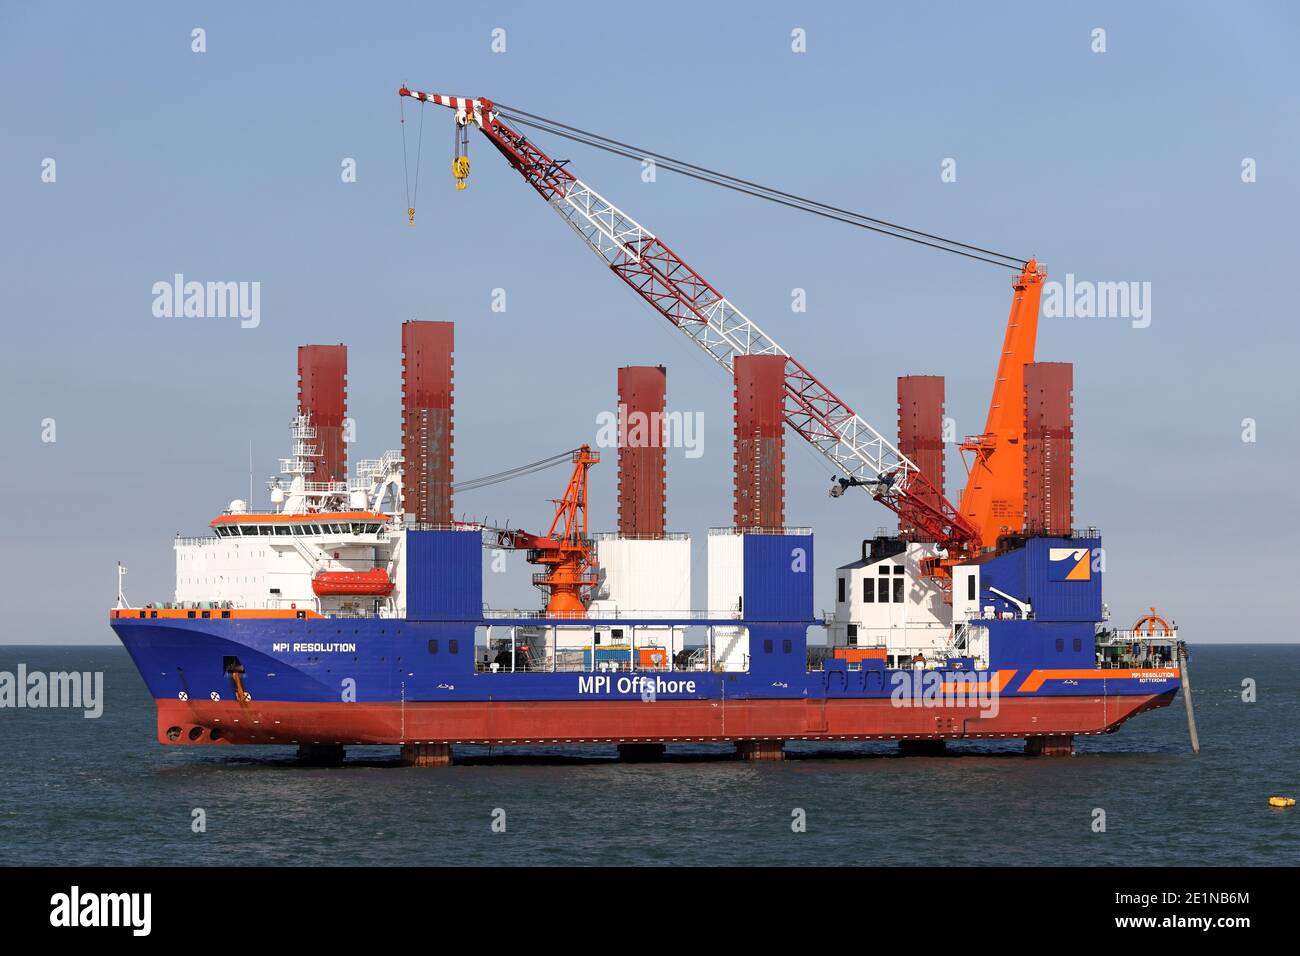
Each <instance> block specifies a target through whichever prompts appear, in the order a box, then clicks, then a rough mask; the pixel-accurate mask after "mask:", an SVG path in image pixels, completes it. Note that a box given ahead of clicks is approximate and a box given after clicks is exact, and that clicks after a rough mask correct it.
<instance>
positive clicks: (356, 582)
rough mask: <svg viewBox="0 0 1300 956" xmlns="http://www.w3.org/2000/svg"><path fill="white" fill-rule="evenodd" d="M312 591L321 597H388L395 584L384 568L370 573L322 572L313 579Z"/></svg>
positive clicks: (373, 569)
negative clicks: (348, 595) (342, 595)
mask: <svg viewBox="0 0 1300 956" xmlns="http://www.w3.org/2000/svg"><path fill="white" fill-rule="evenodd" d="M311 589H312V590H313V591H315V592H316V594H317V595H318V596H320V597H328V596H330V595H339V594H373V595H377V596H379V597H387V596H388V595H390V594H392V593H393V582H392V579H390V578H389V577H388V572H387V571H385V570H384V569H383V568H371V569H370V570H369V571H321V572H320V573H319V574H317V575H316V576H315V577H314V578H312V579H311Z"/></svg>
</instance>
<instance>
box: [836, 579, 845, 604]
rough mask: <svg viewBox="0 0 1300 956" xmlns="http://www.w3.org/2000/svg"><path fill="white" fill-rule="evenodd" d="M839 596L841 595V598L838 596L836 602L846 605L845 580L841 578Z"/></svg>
mask: <svg viewBox="0 0 1300 956" xmlns="http://www.w3.org/2000/svg"><path fill="white" fill-rule="evenodd" d="M838 594H839V596H838V597H837V598H836V599H835V600H837V601H839V602H840V603H841V604H843V603H844V579H843V578H840V579H839V591H838Z"/></svg>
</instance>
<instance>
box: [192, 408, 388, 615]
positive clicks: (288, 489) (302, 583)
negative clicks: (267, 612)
mask: <svg viewBox="0 0 1300 956" xmlns="http://www.w3.org/2000/svg"><path fill="white" fill-rule="evenodd" d="M291 431H292V437H293V454H292V455H291V456H290V457H289V458H282V459H280V471H281V475H280V476H277V477H276V478H273V479H271V481H270V482H268V489H269V491H270V500H271V505H272V508H271V509H270V510H267V511H254V510H251V509H250V506H249V503H248V502H245V501H243V500H241V499H235V500H234V501H232V502H231V503H230V506H229V507H228V508H227V509H226V510H225V511H224V512H223V513H222V514H220V515H218V516H217V517H216V518H214V519H213V521H212V523H211V527H212V531H213V533H212V535H210V536H207V537H202V538H185V537H177V539H176V543H175V549H176V601H177V603H179V604H182V605H186V606H191V605H196V606H205V607H217V606H224V607H239V608H302V609H304V610H305V609H311V610H315V611H319V612H320V613H325V614H339V615H347V614H364V615H373V614H384V615H393V616H400V615H402V614H404V613H405V600H404V597H403V593H402V592H403V588H402V584H403V583H404V581H405V573H404V570H405V569H404V568H403V566H402V557H403V552H404V549H403V547H402V542H403V538H404V532H403V525H402V520H401V518H402V494H401V464H402V457H401V455H400V454H399V453H397V452H392V451H390V452H386V453H385V454H384V455H383V456H382V457H381V458H379V459H376V460H370V461H362V462H359V463H358V464H357V468H356V472H357V477H356V478H355V479H354V480H353V481H351V482H342V481H312V480H310V475H311V474H312V472H313V470H314V459H315V458H317V457H319V456H318V454H317V451H316V446H315V444H314V439H315V438H316V432H315V429H314V428H313V427H312V424H311V421H310V419H309V418H308V417H307V416H306V415H299V416H298V417H296V418H295V419H293V421H292V423H291ZM378 571H383V573H384V574H385V575H386V576H387V580H388V582H391V585H392V586H391V587H389V588H384V587H383V586H382V585H369V587H370V589H371V590H373V591H376V592H378V591H387V593H344V594H339V593H325V594H320V593H317V592H318V591H320V590H324V591H327V592H328V591H330V590H339V589H341V586H340V585H339V583H338V582H339V581H340V580H341V581H344V582H348V583H347V584H345V585H343V586H342V587H353V588H356V589H358V591H364V590H366V588H367V585H365V584H357V583H355V581H354V580H353V581H349V579H348V578H347V577H346V576H347V575H356V574H364V573H369V574H371V575H372V576H374V577H375V578H376V579H378V574H377V572H378ZM322 575H323V576H324V577H322ZM324 582H330V583H331V584H333V587H330V586H328V585H326V584H325V583H324ZM314 583H315V586H314Z"/></svg>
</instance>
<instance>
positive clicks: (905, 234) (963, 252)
mask: <svg viewBox="0 0 1300 956" xmlns="http://www.w3.org/2000/svg"><path fill="white" fill-rule="evenodd" d="M495 105H496V106H497V108H498V112H499V113H500V115H501V116H502V117H503V118H505V119H508V120H510V121H512V122H515V123H518V124H519V125H521V126H527V127H530V128H532V129H537V130H541V131H542V132H545V133H550V134H552V135H555V136H560V137H563V138H564V139H568V140H572V141H573V142H576V143H581V144H583V145H586V146H592V147H595V148H596V149H600V150H604V151H605V152H608V153H614V154H616V155H619V156H624V157H626V158H629V159H639V160H642V161H644V160H645V159H647V158H649V159H653V160H655V161H656V162H658V163H659V164H660V165H661V166H663V167H664V168H665V169H667V170H668V171H669V172H674V173H677V174H678V175H682V176H689V177H690V178H692V179H698V180H700V181H702V182H705V183H709V184H711V185H715V186H723V187H725V188H727V189H731V190H734V191H736V192H740V193H743V194H745V195H748V196H753V197H754V198H756V199H765V200H767V201H768V202H774V203H777V204H779V205H782V206H787V207H789V208H791V209H797V210H800V211H802V212H810V213H812V214H814V215H817V216H822V217H824V218H826V219H832V220H835V221H836V222H842V223H845V224H846V225H850V226H857V227H858V228H860V229H867V230H870V231H871V232H876V233H879V234H881V235H885V236H892V237H893V238H895V239H906V240H907V241H908V242H915V243H918V244H919V245H923V246H928V247H930V248H932V249H938V250H940V251H941V252H950V253H953V254H954V255H959V256H965V257H966V258H968V259H976V260H978V261H980V262H986V263H988V264H989V265H994V266H1000V267H1001V268H1004V269H1012V270H1014V271H1017V272H1018V271H1020V270H1021V269H1023V268H1024V266H1025V264H1026V261H1027V260H1025V259H1023V258H1020V257H1018V256H1011V255H1007V254H1005V253H1001V252H996V251H994V250H992V249H987V248H984V247H982V246H975V245H971V244H969V243H965V242H958V241H957V240H955V239H948V238H947V237H945V236H939V235H935V234H934V233H928V232H922V231H921V230H919V229H912V228H911V227H909V226H902V225H899V224H898V223H894V222H889V221H888V220H885V219H877V218H875V217H873V216H868V215H866V214H864V213H859V212H854V211H853V210H850V209H844V208H842V207H839V206H832V205H830V204H829V203H823V202H819V201H817V200H815V199H809V198H807V197H805V196H799V195H796V194H795V193H790V192H786V191H784V190H781V189H776V188H775V187H772V186H764V185H762V184H760V183H756V182H753V181H751V180H748V179H741V178H740V177H738V176H731V175H729V174H727V173H722V172H719V171H717V170H714V169H709V168H708V167H705V166H700V165H697V164H695V163H689V162H686V161H684V160H679V159H674V158H672V157H671V156H665V155H663V154H662V153H656V152H653V151H652V150H645V149H639V148H638V147H636V146H632V145H630V144H628V143H623V142H620V141H619V140H616V139H612V138H610V137H608V136H602V135H600V134H599V133H592V132H590V131H588V130H583V129H580V128H578V127H576V126H569V125H567V124H565V123H560V122H558V121H556V120H551V119H547V118H546V117H544V116H538V115H537V114H535V113H529V112H527V111H525V110H521V109H517V108H515V107H512V106H507V105H505V104H504V103H497V104H495Z"/></svg>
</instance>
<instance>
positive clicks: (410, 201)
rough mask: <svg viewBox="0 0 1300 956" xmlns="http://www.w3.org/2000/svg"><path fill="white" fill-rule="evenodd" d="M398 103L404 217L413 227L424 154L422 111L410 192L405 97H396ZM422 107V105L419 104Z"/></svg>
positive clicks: (422, 111)
mask: <svg viewBox="0 0 1300 956" xmlns="http://www.w3.org/2000/svg"><path fill="white" fill-rule="evenodd" d="M398 99H399V100H400V101H401V102H400V104H399V105H400V113H399V115H400V118H401V122H402V172H403V173H405V180H406V215H407V218H408V220H409V221H410V224H411V225H412V226H414V225H415V200H416V199H418V198H419V195H420V156H421V154H422V153H423V152H424V110H420V133H419V136H418V137H417V138H416V146H415V191H414V192H412V191H411V168H410V166H409V165H408V164H407V160H406V156H407V153H408V152H409V149H408V148H407V146H406V97H404V96H402V97H398ZM420 105H421V106H423V105H424V104H420Z"/></svg>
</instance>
